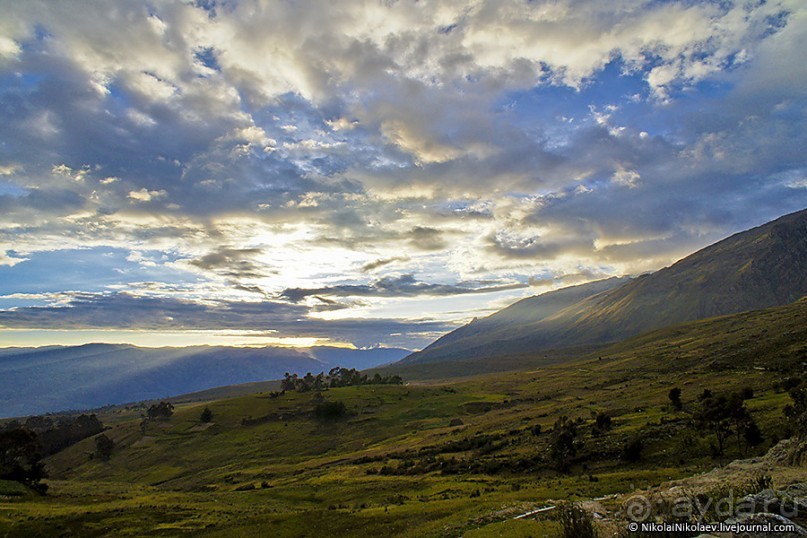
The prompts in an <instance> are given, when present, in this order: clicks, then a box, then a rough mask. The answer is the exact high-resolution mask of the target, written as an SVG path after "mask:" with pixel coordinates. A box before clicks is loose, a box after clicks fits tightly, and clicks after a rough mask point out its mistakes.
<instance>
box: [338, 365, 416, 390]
mask: <svg viewBox="0 0 807 538" xmlns="http://www.w3.org/2000/svg"><path fill="white" fill-rule="evenodd" d="M328 383H329V386H331V387H351V386H356V385H403V378H402V377H401V376H399V375H388V376H382V375H381V374H379V373H378V372H376V373H375V374H374V375H373V377H367V375H366V374H362V373H361V372H359V371H358V370H356V369H354V368H340V367H339V366H337V367H336V368H331V371H330V372H328Z"/></svg>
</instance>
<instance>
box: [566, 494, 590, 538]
mask: <svg viewBox="0 0 807 538" xmlns="http://www.w3.org/2000/svg"><path fill="white" fill-rule="evenodd" d="M558 521H560V527H561V530H562V532H563V537H564V538H596V537H597V528H596V527H595V526H594V518H593V517H591V514H590V513H589V512H588V511H587V510H585V509H584V508H583V507H582V506H581V505H580V504H579V503H568V502H563V503H560V504H559V505H558Z"/></svg>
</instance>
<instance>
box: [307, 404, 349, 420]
mask: <svg viewBox="0 0 807 538" xmlns="http://www.w3.org/2000/svg"><path fill="white" fill-rule="evenodd" d="M345 415H347V407H345V404H344V403H343V402H320V403H318V404H317V405H316V406H315V407H314V416H315V417H317V418H318V419H320V420H338V419H340V418H342V417H344V416H345Z"/></svg>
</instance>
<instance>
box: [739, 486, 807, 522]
mask: <svg viewBox="0 0 807 538" xmlns="http://www.w3.org/2000/svg"><path fill="white" fill-rule="evenodd" d="M737 509H738V511H739V512H741V513H746V514H751V513H757V514H758V513H761V512H770V513H773V514H778V515H780V516H784V517H794V516H796V515H798V513H799V512H801V513H807V504H805V499H804V498H797V497H794V496H792V495H790V494H788V493H787V492H786V491H774V490H772V489H765V490H762V491H760V492H759V493H753V494H751V495H746V496H745V497H743V498H742V499H740V502H739V503H737Z"/></svg>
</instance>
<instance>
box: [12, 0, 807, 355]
mask: <svg viewBox="0 0 807 538" xmlns="http://www.w3.org/2000/svg"><path fill="white" fill-rule="evenodd" d="M0 9H1V10H2V13H3V16H2V17H1V18H0V346H29V345H48V344H80V343H84V342H99V341H103V342H128V343H133V344H139V345H153V346H156V345H190V344H205V343H209V344H228V345H265V344H273V345H292V346H309V345H313V344H336V345H343V346H355V347H370V346H379V345H380V346H401V347H406V348H409V349H419V348H422V347H424V346H426V345H428V344H429V343H430V342H431V341H433V340H434V339H435V338H437V337H438V336H440V335H441V334H443V333H444V332H447V331H449V330H451V329H453V328H455V327H457V326H458V325H460V324H462V323H466V322H468V321H469V320H470V319H472V318H473V317H478V316H484V315H487V314H489V313H492V312H493V311H495V310H497V309H500V308H502V307H504V306H506V305H508V304H510V303H512V302H514V301H516V300H518V299H520V298H523V297H528V296H531V295H536V294H539V293H544V292H546V291H550V290H552V289H556V288H560V287H564V286H569V285H574V284H580V283H584V282H588V281H592V280H598V279H602V278H608V277H611V276H621V275H637V274H641V273H643V272H647V271H653V270H657V269H659V268H661V267H664V266H667V265H669V264H671V263H673V262H675V261H676V260H678V259H680V258H682V257H684V256H686V255H688V254H690V253H692V252H694V251H696V250H698V249H699V248H702V247H704V246H706V245H708V244H711V243H714V242H715V241H718V240H720V239H722V238H724V237H726V236H728V235H730V234H732V233H735V232H738V231H741V230H744V229H747V228H750V227H753V226H757V225H760V224H762V223H764V222H767V221H769V220H772V219H774V218H776V217H778V216H781V215H783V214H786V213H790V212H793V211H797V210H800V209H803V208H805V207H807V128H805V126H807V121H806V120H807V62H805V61H804V51H807V5H806V4H805V3H804V2H803V0H780V1H777V0H770V1H767V2H761V1H754V0H748V1H739V2H733V1H728V0H726V1H700V2H699V1H692V0H690V1H680V2H679V1H660V0H653V1H640V0H636V1H627V0H625V1H622V0H615V1H611V2H598V1H579V0H553V1H523V0H521V1H504V0H490V1H488V0H475V1H466V2H455V1H444V2H432V1H423V0H421V1H414V0H398V1H392V0H385V1H380V0H369V1H365V2H362V1H339V2H322V1H320V0H312V1H303V0H301V1H291V0H276V1H258V0H243V1H235V0H233V1H230V0H198V1H196V2H179V1H160V0H153V1H143V2H140V1H131V0H125V1H124V0H119V1H115V0H96V1H93V0H88V1H83V0H82V1H71V0H64V1H60V2H52V1H43V2H39V1H36V0H26V1H25V2H20V1H17V0H0Z"/></svg>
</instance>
